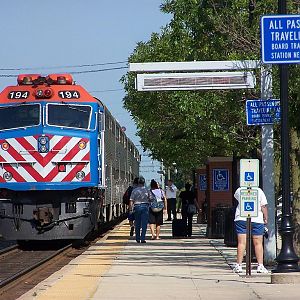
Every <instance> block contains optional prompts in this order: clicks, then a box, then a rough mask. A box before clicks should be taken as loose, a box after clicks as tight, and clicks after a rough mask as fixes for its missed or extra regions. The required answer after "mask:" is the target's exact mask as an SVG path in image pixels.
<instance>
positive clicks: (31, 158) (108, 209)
mask: <svg viewBox="0 0 300 300" xmlns="http://www.w3.org/2000/svg"><path fill="white" fill-rule="evenodd" d="M122 129H123V128H122V127H121V126H120V124H119V123H118V122H117V121H116V119H115V118H114V117H113V116H112V114H111V113H110V112H109V110H108V109H107V107H106V106H105V105H104V104H103V103H102V102H101V101H100V100H99V99H97V98H95V97H93V96H92V95H91V94H89V93H88V92H87V91H86V90H85V89H84V88H83V87H82V86H80V85H77V84H75V83H74V81H73V78H72V76H71V75H70V74H50V75H48V76H42V75H40V74H22V75H19V76H18V78H17V85H16V86H8V87H6V88H5V89H4V90H3V91H2V92H1V94H0V235H2V236H3V238H4V239H7V240H16V241H18V242H19V243H21V242H25V241H34V240H62V239H68V240H83V239H84V238H85V237H86V236H87V235H88V234H89V233H91V232H93V231H94V230H97V229H99V227H101V225H103V224H105V223H107V222H110V221H112V220H114V219H116V218H118V217H120V216H122V215H124V213H125V208H124V206H123V204H122V195H123V193H124V190H125V189H126V187H127V186H128V184H129V183H130V182H131V181H132V180H133V178H134V177H136V176H138V173H139V163H140V155H139V152H138V150H137V148H136V147H135V146H134V144H133V142H132V141H131V140H130V139H129V138H128V137H127V136H126V135H125V132H124V129H123V130H122Z"/></svg>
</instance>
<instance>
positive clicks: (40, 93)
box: [35, 90, 44, 98]
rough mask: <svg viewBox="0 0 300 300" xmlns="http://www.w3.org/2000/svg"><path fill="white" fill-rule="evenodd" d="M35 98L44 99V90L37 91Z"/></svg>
mask: <svg viewBox="0 0 300 300" xmlns="http://www.w3.org/2000/svg"><path fill="white" fill-rule="evenodd" d="M35 96H36V97H37V98H42V97H43V96H44V91H43V90H36V92H35Z"/></svg>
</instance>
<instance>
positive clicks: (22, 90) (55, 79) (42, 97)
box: [0, 74, 101, 105]
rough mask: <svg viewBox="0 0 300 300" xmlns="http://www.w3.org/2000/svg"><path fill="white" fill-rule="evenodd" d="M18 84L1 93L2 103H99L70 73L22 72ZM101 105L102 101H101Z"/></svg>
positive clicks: (0, 101)
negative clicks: (42, 73)
mask: <svg viewBox="0 0 300 300" xmlns="http://www.w3.org/2000/svg"><path fill="white" fill-rule="evenodd" d="M17 81H18V84H17V85H15V86H8V87H6V88H5V89H4V90H3V91H2V92H1V93H0V103H1V104H9V103H18V102H20V103H24V102H25V103H26V102H32V101H35V102H37V101H46V102H52V101H53V102H57V101H59V100H61V101H63V102H94V103H99V102H100V101H99V100H98V99H95V98H94V97H93V96H92V95H91V94H89V93H88V92H87V91H86V90H85V89H84V88H83V87H82V86H80V85H77V84H75V82H74V81H73V78H72V76H71V75H69V74H51V75H48V76H41V75H39V74H22V75H19V76H18V80H17ZM100 105H101V102H100Z"/></svg>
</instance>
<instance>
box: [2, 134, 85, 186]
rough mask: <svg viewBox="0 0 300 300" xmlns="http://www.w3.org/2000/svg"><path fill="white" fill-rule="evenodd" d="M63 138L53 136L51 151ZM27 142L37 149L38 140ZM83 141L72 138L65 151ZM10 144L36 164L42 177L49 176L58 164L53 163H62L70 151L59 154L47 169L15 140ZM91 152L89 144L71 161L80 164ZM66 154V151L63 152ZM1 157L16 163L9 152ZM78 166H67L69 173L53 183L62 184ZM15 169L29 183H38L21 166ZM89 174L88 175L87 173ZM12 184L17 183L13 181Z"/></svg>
mask: <svg viewBox="0 0 300 300" xmlns="http://www.w3.org/2000/svg"><path fill="white" fill-rule="evenodd" d="M62 138H63V136H53V137H52V139H51V140H50V149H52V148H53V147H54V146H55V145H56V144H57V143H58V142H59V141H60V140H61V139H62ZM25 139H26V141H27V142H28V143H30V144H31V145H32V146H33V148H35V149H37V140H36V139H35V138H34V137H33V136H27V137H25ZM80 140H81V138H78V137H74V138H71V139H70V140H69V141H68V143H67V144H66V145H65V146H64V147H63V149H72V148H73V147H74V146H76V145H77V144H78V142H79V141H80ZM7 141H8V143H9V144H10V145H11V146H12V147H13V148H14V149H15V150H16V151H17V152H20V151H22V154H21V156H22V157H23V158H24V160H25V161H27V162H34V165H33V166H34V169H35V170H36V171H37V172H38V173H39V174H41V176H43V177H45V176H47V175H48V174H49V173H50V172H51V171H52V170H53V169H54V168H55V167H56V164H55V163H53V162H52V161H57V162H59V161H61V160H62V159H63V158H64V157H65V156H66V155H68V151H66V153H59V152H58V153H57V154H56V155H55V156H54V158H53V159H52V161H50V162H49V163H48V164H47V165H46V166H45V167H42V165H41V164H40V163H39V162H37V161H36V159H35V158H34V157H33V156H32V155H31V153H30V152H27V150H26V149H25V148H24V147H23V146H22V145H21V144H20V143H19V142H18V141H17V140H16V139H15V138H11V139H7ZM89 151H90V144H89V143H87V147H86V148H85V149H83V150H80V151H79V152H78V153H77V154H76V155H75V156H74V157H73V158H72V159H71V161H74V162H78V161H81V160H82V158H83V157H84V156H85V155H86V154H87V153H88V152H89ZM63 152H64V151H63ZM1 155H2V156H3V158H4V159H5V160H6V161H8V162H14V161H16V160H15V159H14V158H13V157H12V156H11V155H10V154H9V153H8V152H7V151H1ZM42 155H43V156H45V155H47V153H45V154H42ZM75 166H76V164H74V165H72V164H67V172H61V173H59V174H58V175H57V176H56V177H55V178H54V179H53V180H52V182H61V181H62V180H63V179H64V178H65V176H67V175H68V174H69V172H70V171H71V170H72V169H73V168H74V167H75ZM14 169H15V170H16V171H17V172H18V173H19V174H20V176H22V177H23V178H24V179H25V180H26V181H27V182H36V180H35V179H34V178H33V177H32V176H31V175H30V174H29V173H28V172H27V171H26V170H25V169H24V168H23V167H21V166H18V167H17V166H15V167H14ZM84 171H85V173H86V175H88V174H89V173H90V164H88V165H87V166H85V168H84ZM87 172H88V173H87ZM72 181H78V180H77V179H76V178H74V179H73V180H72ZM11 182H15V180H14V179H13V180H12V181H11Z"/></svg>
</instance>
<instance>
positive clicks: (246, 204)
mask: <svg viewBox="0 0 300 300" xmlns="http://www.w3.org/2000/svg"><path fill="white" fill-rule="evenodd" d="M244 210H245V211H248V212H250V211H254V202H246V201H245V202H244Z"/></svg>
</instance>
